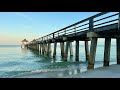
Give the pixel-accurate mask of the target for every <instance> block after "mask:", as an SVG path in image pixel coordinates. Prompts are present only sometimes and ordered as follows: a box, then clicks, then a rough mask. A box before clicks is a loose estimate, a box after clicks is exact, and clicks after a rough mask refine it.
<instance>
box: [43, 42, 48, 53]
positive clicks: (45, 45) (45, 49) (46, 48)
mask: <svg viewBox="0 0 120 90" xmlns="http://www.w3.org/2000/svg"><path fill="white" fill-rule="evenodd" d="M44 46H45V48H44V49H45V53H46V54H47V48H48V47H47V43H45V45H44Z"/></svg>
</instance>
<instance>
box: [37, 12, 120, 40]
mask: <svg viewBox="0 0 120 90" xmlns="http://www.w3.org/2000/svg"><path fill="white" fill-rule="evenodd" d="M108 13H110V12H101V13H98V14H96V15H93V16H91V17H88V18H86V19H84V20H81V21H79V22H77V23H74V24H72V25H69V26H67V27H65V28H62V29H60V30H58V31H55V32H53V33H50V34H48V35H46V36H43V37H41V38H38V39H36V40H37V41H44V40H49V39H55V38H57V37H60V36H66V35H69V34H74V33H78V32H81V31H85V30H90V31H94V28H98V27H100V26H101V25H104V24H108V23H111V22H115V21H118V22H117V23H118V26H119V24H120V22H119V21H120V18H119V16H120V12H119V13H115V14H113V15H109V16H105V17H102V18H100V19H98V20H94V19H96V18H98V17H100V16H103V15H105V14H108ZM117 15H119V16H118V18H117V19H113V20H109V21H105V22H101V23H98V24H96V23H97V22H100V21H102V20H105V19H108V18H111V17H114V16H117ZM85 22H87V23H85ZM83 23H85V24H83ZM79 24H82V25H79ZM77 25H79V26H77ZM85 26H86V27H85ZM81 27H83V28H81ZM77 29H78V30H77ZM72 30H73V31H72Z"/></svg>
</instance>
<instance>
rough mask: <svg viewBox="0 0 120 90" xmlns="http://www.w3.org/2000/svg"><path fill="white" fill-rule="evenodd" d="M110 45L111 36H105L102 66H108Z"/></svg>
mask: <svg viewBox="0 0 120 90" xmlns="http://www.w3.org/2000/svg"><path fill="white" fill-rule="evenodd" d="M110 47H111V38H105V47H104V66H109V61H110Z"/></svg>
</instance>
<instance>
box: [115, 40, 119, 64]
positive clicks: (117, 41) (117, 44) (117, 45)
mask: <svg viewBox="0 0 120 90" xmlns="http://www.w3.org/2000/svg"><path fill="white" fill-rule="evenodd" d="M116 47H117V48H116V50H117V64H120V38H117V39H116Z"/></svg>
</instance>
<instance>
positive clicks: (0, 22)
mask: <svg viewBox="0 0 120 90" xmlns="http://www.w3.org/2000/svg"><path fill="white" fill-rule="evenodd" d="M97 13H99V12H0V45H20V44H21V41H22V40H23V39H25V38H26V39H27V40H28V41H32V40H33V39H37V38H40V37H42V36H45V35H47V34H50V33H52V32H54V31H57V30H59V29H62V28H64V27H66V26H69V25H71V24H74V23H76V22H78V21H80V20H83V19H85V18H88V17H90V16H92V15H95V14H97Z"/></svg>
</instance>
